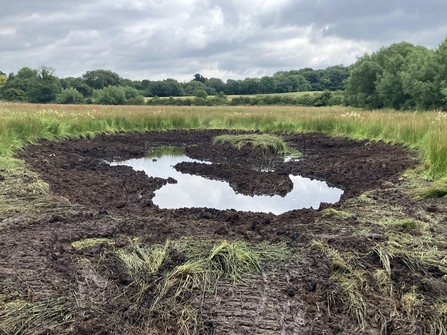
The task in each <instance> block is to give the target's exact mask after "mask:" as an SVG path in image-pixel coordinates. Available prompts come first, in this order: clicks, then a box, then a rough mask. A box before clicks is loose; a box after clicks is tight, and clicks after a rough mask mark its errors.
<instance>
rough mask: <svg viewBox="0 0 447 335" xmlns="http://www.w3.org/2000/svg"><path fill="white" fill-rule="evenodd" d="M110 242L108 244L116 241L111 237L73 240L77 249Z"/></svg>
mask: <svg viewBox="0 0 447 335" xmlns="http://www.w3.org/2000/svg"><path fill="white" fill-rule="evenodd" d="M103 243H105V244H108V245H114V244H115V241H114V240H112V239H110V238H101V237H99V238H86V239H83V240H79V241H75V242H72V243H71V245H72V246H73V248H75V249H76V250H82V249H85V248H91V247H94V246H97V245H100V244H103Z"/></svg>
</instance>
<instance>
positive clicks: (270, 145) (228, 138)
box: [213, 134, 288, 154]
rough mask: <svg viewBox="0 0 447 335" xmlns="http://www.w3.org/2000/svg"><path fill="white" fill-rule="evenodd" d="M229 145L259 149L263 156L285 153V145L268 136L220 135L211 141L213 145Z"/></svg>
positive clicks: (280, 140)
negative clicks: (249, 146)
mask: <svg viewBox="0 0 447 335" xmlns="http://www.w3.org/2000/svg"><path fill="white" fill-rule="evenodd" d="M220 143H230V144H232V145H233V146H234V147H236V148H238V149H241V148H242V147H243V146H246V145H251V146H253V147H255V148H256V147H259V148H261V150H262V152H263V153H264V154H268V153H271V154H282V153H287V152H288V149H287V145H286V143H285V142H284V141H283V140H282V139H281V138H280V137H278V136H274V135H269V134H243V135H220V136H216V137H215V138H214V139H213V144H220Z"/></svg>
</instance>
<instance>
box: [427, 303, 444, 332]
mask: <svg viewBox="0 0 447 335" xmlns="http://www.w3.org/2000/svg"><path fill="white" fill-rule="evenodd" d="M425 318H426V319H427V321H428V324H429V325H430V335H432V334H433V335H438V334H439V335H443V334H447V296H444V297H442V298H440V299H438V301H436V302H435V303H434V304H433V305H432V306H431V308H430V309H429V311H428V313H427V314H426V315H425Z"/></svg>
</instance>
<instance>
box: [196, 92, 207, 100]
mask: <svg viewBox="0 0 447 335" xmlns="http://www.w3.org/2000/svg"><path fill="white" fill-rule="evenodd" d="M196 98H200V99H206V98H208V93H206V91H205V90H197V92H196Z"/></svg>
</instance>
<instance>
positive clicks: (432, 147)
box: [0, 103, 447, 180]
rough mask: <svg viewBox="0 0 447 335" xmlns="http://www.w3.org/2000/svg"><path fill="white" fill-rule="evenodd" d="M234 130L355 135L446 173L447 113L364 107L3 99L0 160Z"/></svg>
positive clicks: (433, 174)
mask: <svg viewBox="0 0 447 335" xmlns="http://www.w3.org/2000/svg"><path fill="white" fill-rule="evenodd" d="M173 129H234V130H244V131H260V132H269V133H275V132H281V133H293V132H314V131H317V132H324V133H328V134H333V135H343V136H348V137H351V138H354V139H369V140H371V141H379V140H383V141H387V142H390V143H402V144H404V145H406V146H408V147H411V148H415V149H419V150H420V152H421V159H422V164H421V166H420V169H419V172H420V174H421V175H423V176H425V177H426V178H431V179H436V180H444V179H446V178H447V136H445V134H446V133H447V114H444V113H441V112H399V111H393V110H380V111H361V110H356V109H352V108H347V107H340V106H336V107H322V108H316V107H287V106H275V107H268V106H263V107H231V106H218V107H203V106H194V107H176V106H165V107H163V108H162V109H160V107H156V106H96V105H81V106H77V105H76V106H70V105H32V104H13V103H0V157H11V156H12V154H13V153H14V152H15V151H17V150H20V149H21V148H23V147H24V146H25V145H26V144H27V143H34V142H36V141H38V140H39V139H49V140H61V139H65V138H69V137H81V138H82V137H84V138H92V137H94V136H96V134H102V133H116V132H125V131H132V132H144V131H163V130H173Z"/></svg>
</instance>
